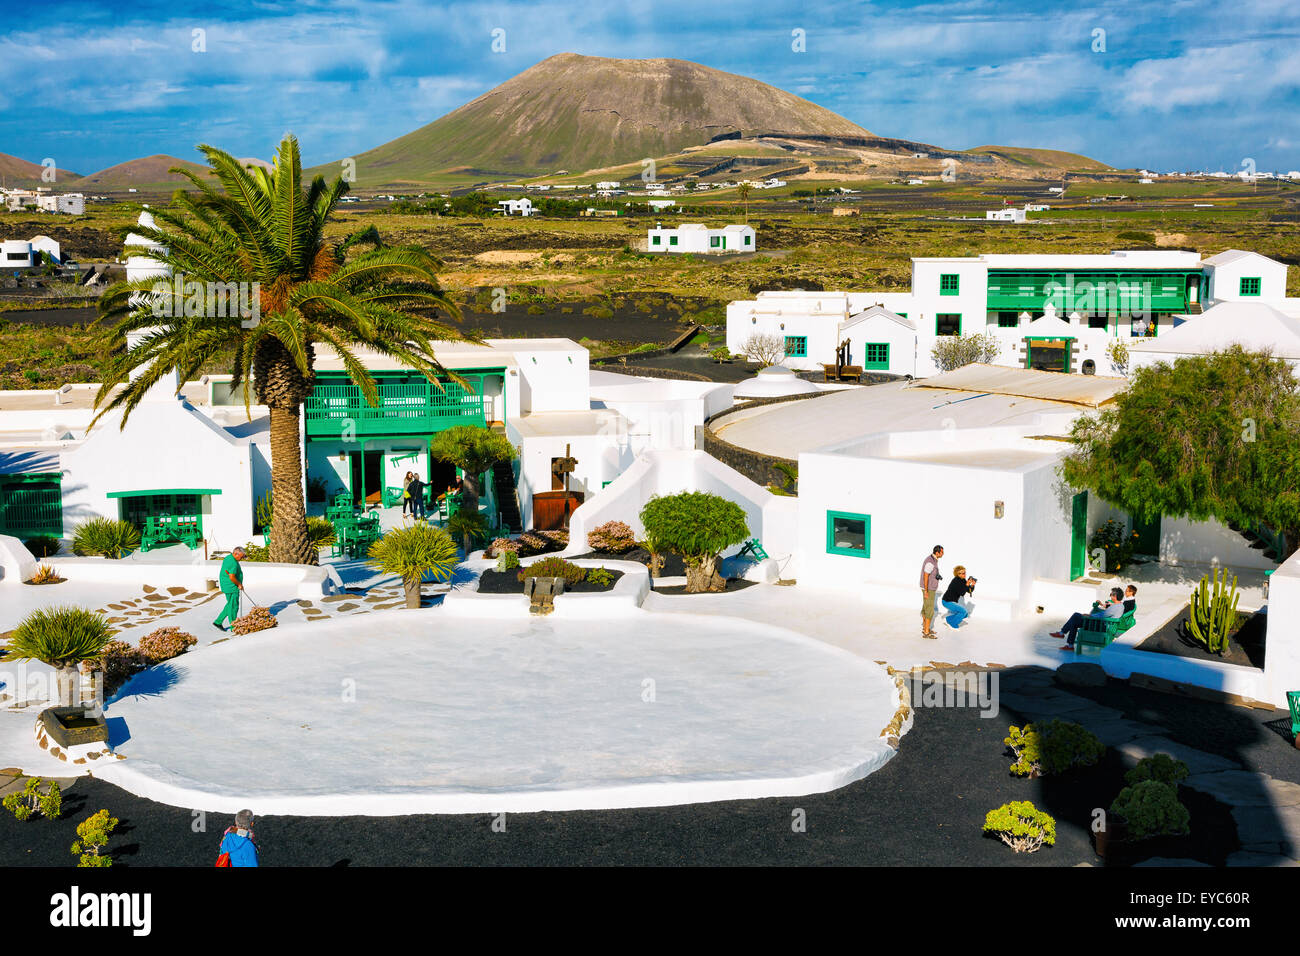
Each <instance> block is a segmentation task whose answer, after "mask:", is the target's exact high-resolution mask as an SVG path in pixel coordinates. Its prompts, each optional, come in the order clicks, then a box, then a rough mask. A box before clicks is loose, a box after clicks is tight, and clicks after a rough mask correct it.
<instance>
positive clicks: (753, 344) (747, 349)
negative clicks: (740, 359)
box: [740, 332, 785, 368]
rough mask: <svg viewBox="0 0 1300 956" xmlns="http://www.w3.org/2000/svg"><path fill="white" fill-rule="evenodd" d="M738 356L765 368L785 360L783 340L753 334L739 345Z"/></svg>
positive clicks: (763, 333) (769, 335)
mask: <svg viewBox="0 0 1300 956" xmlns="http://www.w3.org/2000/svg"><path fill="white" fill-rule="evenodd" d="M740 354H741V355H743V356H745V358H747V359H749V360H750V361H751V362H757V363H758V364H759V365H761V366H763V367H764V368H767V366H769V365H776V364H778V363H779V362H780V361H781V360H782V359H784V358H785V340H784V339H782V338H781V337H780V336H779V335H771V334H769V333H767V332H755V333H754V334H753V335H751V336H750V337H749V338H747V339H745V341H744V342H742V343H741V345H740Z"/></svg>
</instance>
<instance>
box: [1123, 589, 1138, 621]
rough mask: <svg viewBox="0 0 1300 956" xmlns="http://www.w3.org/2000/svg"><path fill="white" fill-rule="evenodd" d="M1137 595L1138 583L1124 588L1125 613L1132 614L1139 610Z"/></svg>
mask: <svg viewBox="0 0 1300 956" xmlns="http://www.w3.org/2000/svg"><path fill="white" fill-rule="evenodd" d="M1137 596H1138V589H1137V585H1135V584H1130V585H1129V586H1128V587H1126V588H1125V589H1124V613H1125V614H1132V613H1134V612H1135V611H1137V606H1138V602H1137Z"/></svg>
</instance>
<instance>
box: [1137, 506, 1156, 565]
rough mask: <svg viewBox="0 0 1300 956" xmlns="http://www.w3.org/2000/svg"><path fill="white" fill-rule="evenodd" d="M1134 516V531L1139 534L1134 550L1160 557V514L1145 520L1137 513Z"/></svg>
mask: <svg viewBox="0 0 1300 956" xmlns="http://www.w3.org/2000/svg"><path fill="white" fill-rule="evenodd" d="M1132 517H1133V531H1134V533H1136V534H1137V541H1135V542H1134V547H1133V550H1134V551H1135V552H1137V553H1138V554H1149V555H1151V557H1153V558H1158V557H1160V516H1159V515H1156V516H1155V518H1153V519H1152V520H1151V521H1143V520H1142V519H1140V518H1139V517H1138V516H1137V515H1133V516H1132Z"/></svg>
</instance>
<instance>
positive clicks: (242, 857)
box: [217, 810, 258, 866]
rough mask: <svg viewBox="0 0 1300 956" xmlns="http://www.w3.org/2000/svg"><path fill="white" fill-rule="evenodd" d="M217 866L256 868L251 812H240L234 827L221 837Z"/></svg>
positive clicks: (236, 815)
mask: <svg viewBox="0 0 1300 956" xmlns="http://www.w3.org/2000/svg"><path fill="white" fill-rule="evenodd" d="M217 854H218V855H217V866H257V865H258V863H257V844H256V843H255V842H253V811H252V810H240V811H239V812H238V813H236V814H235V825H234V826H233V827H229V828H227V830H226V832H225V833H223V834H222V835H221V846H220V847H219V848H218V850H217Z"/></svg>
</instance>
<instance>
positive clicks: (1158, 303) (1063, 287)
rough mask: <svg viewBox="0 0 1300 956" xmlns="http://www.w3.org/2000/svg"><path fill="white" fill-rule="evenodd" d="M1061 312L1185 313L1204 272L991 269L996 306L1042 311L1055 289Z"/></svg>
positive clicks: (991, 294) (994, 308) (990, 295)
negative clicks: (1192, 291)
mask: <svg viewBox="0 0 1300 956" xmlns="http://www.w3.org/2000/svg"><path fill="white" fill-rule="evenodd" d="M1052 283H1055V286H1054V287H1053V289H1052V291H1055V289H1056V288H1059V289H1060V293H1059V296H1060V297H1059V298H1055V299H1054V300H1053V301H1054V302H1055V303H1056V304H1057V310H1058V312H1062V313H1064V314H1065V315H1068V314H1069V313H1071V312H1080V313H1085V314H1088V313H1090V314H1093V315H1098V314H1115V313H1124V314H1142V313H1144V312H1147V311H1149V312H1185V311H1186V310H1187V305H1188V294H1187V292H1188V288H1189V286H1191V287H1198V288H1199V286H1200V283H1201V273H1199V272H1196V271H1192V272H1155V271H1152V272H1095V271H1085V270H1079V271H1077V272H1001V271H993V270H990V271H989V279H988V308H989V309H990V310H991V311H998V310H1012V309H1014V310H1020V311H1031V312H1032V311H1040V312H1041V311H1042V308H1043V306H1044V305H1045V304H1046V303H1047V301H1048V298H1049V296H1050V295H1051V292H1050V291H1049V288H1048V287H1049V285H1051V284H1052Z"/></svg>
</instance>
